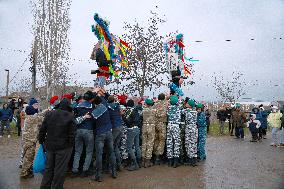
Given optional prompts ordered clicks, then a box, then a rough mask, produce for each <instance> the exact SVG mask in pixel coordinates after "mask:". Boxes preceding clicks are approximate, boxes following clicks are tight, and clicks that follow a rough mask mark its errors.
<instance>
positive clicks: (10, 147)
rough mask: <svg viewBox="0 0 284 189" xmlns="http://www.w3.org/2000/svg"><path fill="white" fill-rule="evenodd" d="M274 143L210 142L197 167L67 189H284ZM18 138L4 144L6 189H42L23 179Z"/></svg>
mask: <svg viewBox="0 0 284 189" xmlns="http://www.w3.org/2000/svg"><path fill="white" fill-rule="evenodd" d="M269 142H270V139H266V140H264V141H262V142H260V143H250V142H249V137H247V138H246V139H245V140H244V141H241V140H236V139H234V138H233V137H229V136H223V137H214V138H213V137H209V138H208V140H207V160H206V161H205V162H202V163H199V166H197V167H194V168H192V167H186V166H180V167H178V168H176V169H174V168H169V167H167V166H166V165H162V166H154V167H151V168H147V169H144V168H142V169H140V170H138V171H135V172H129V171H127V170H124V171H122V172H120V173H119V176H118V178H117V179H112V178H111V177H110V175H104V181H103V182H102V183H97V182H95V181H91V180H90V178H74V179H71V178H68V177H67V178H66V181H65V184H64V188H65V189H71V188H80V189H88V188H100V189H104V188H106V189H111V188H115V189H128V188H138V189H140V188H141V189H142V188H143V189H148V188H149V189H150V188H151V189H152V188H153V189H168V188H169V189H175V188H177V189H183V188H186V189H189V188H193V189H194V188H212V189H218V188H252V189H254V188H260V189H284V148H277V147H270V146H269ZM19 144H20V140H19V139H18V138H10V139H7V138H6V137H4V138H1V139H0V189H10V188H11V189H18V188H20V189H36V188H39V186H40V182H41V178H42V176H41V175H40V174H39V175H35V177H34V178H33V179H29V180H21V179H20V178H19V176H18V175H19V168H18V160H19V150H20V148H19Z"/></svg>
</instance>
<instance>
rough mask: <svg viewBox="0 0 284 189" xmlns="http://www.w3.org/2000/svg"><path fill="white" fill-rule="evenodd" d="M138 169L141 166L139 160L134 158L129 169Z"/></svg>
mask: <svg viewBox="0 0 284 189" xmlns="http://www.w3.org/2000/svg"><path fill="white" fill-rule="evenodd" d="M137 169H139V166H138V164H137V161H136V160H133V161H132V163H131V165H130V166H129V167H128V169H127V170H128V171H135V170H137Z"/></svg>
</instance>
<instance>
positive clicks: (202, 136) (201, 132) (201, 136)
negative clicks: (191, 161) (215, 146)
mask: <svg viewBox="0 0 284 189" xmlns="http://www.w3.org/2000/svg"><path fill="white" fill-rule="evenodd" d="M206 130H207V128H206V127H199V128H198V144H197V150H198V157H199V158H200V159H201V160H204V159H206V151H205V145H206Z"/></svg>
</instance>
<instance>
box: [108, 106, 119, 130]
mask: <svg viewBox="0 0 284 189" xmlns="http://www.w3.org/2000/svg"><path fill="white" fill-rule="evenodd" d="M108 110H109V116H110V120H111V124H112V128H113V129H114V128H118V127H120V126H121V125H122V118H121V115H120V107H119V104H118V103H109V104H108Z"/></svg>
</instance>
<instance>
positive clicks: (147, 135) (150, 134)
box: [141, 124, 155, 159]
mask: <svg viewBox="0 0 284 189" xmlns="http://www.w3.org/2000/svg"><path fill="white" fill-rule="evenodd" d="M154 140H155V124H143V128H142V147H141V148H142V158H145V159H151V158H152V152H153V148H154Z"/></svg>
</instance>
